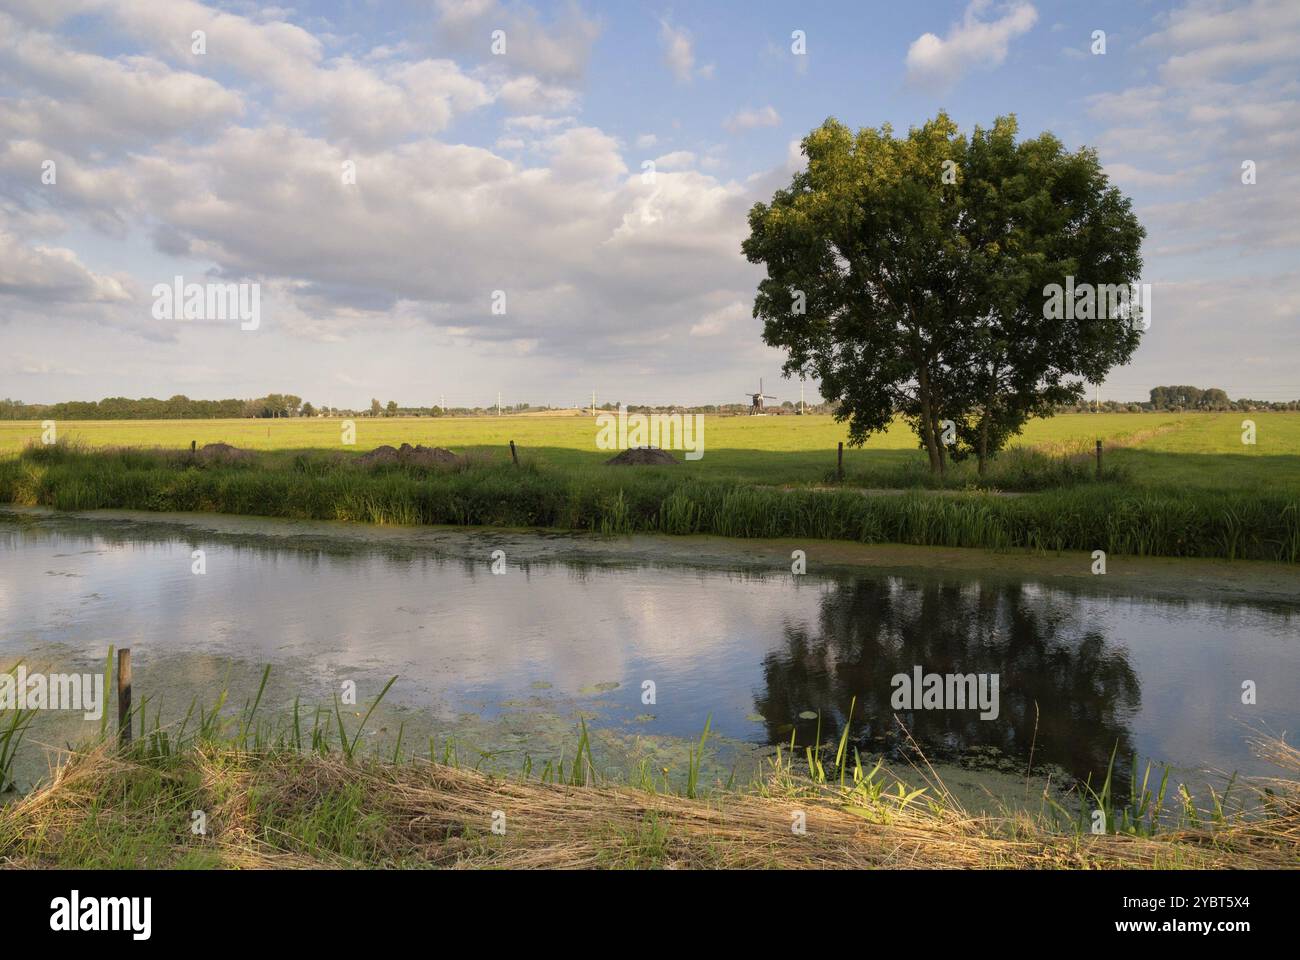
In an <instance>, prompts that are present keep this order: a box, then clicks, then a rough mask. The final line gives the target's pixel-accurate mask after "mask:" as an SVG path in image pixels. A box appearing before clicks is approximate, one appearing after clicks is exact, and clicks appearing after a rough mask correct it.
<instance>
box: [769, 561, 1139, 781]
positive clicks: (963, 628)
mask: <svg viewBox="0 0 1300 960" xmlns="http://www.w3.org/2000/svg"><path fill="white" fill-rule="evenodd" d="M916 666H921V667H923V668H924V670H925V672H927V673H940V674H944V673H959V674H966V673H977V674H978V673H997V674H998V675H999V676H1000V678H1001V687H1000V696H1001V701H1000V707H1001V710H1000V714H999V716H998V718H997V719H996V720H981V719H980V717H979V711H978V710H975V709H970V710H912V711H903V712H899V713H898V719H899V720H901V721H902V722H903V724H904V725H905V726H906V727H907V730H908V731H910V733H911V735H912V737H914V738H915V740H916V741H917V743H918V744H919V745H920V746H921V748H922V749H923V750H924V751H925V752H926V754H927V756H930V757H931V758H932V759H933V758H934V757H936V756H937V757H939V758H942V759H949V758H955V757H959V756H962V755H970V754H972V753H976V752H978V749H974V750H973V749H972V748H995V749H996V750H998V751H1000V752H1001V753H1002V754H1004V755H1006V757H1009V758H1012V759H1014V760H1016V761H1018V762H1019V764H1020V769H1022V770H1023V769H1024V767H1025V764H1027V763H1028V761H1029V757H1030V750H1031V747H1032V750H1033V760H1034V765H1035V767H1036V768H1037V767H1039V765H1041V764H1057V765H1059V766H1061V767H1063V768H1064V769H1065V770H1067V771H1068V772H1069V773H1071V774H1072V775H1073V776H1075V777H1078V778H1084V777H1087V776H1088V775H1089V774H1092V775H1093V778H1094V782H1095V783H1100V781H1099V780H1098V779H1097V778H1098V777H1099V776H1104V773H1105V770H1106V768H1107V765H1108V764H1109V762H1110V757H1111V751H1112V750H1113V749H1115V747H1116V745H1117V744H1118V752H1117V757H1118V758H1121V759H1123V760H1125V761H1127V759H1128V758H1129V757H1131V756H1132V753H1133V746H1132V735H1131V733H1130V731H1129V729H1128V726H1127V723H1128V721H1129V720H1130V719H1131V718H1132V717H1133V716H1134V715H1135V714H1136V712H1137V709H1138V706H1139V704H1140V701H1141V688H1140V684H1139V683H1138V679H1137V676H1136V674H1135V673H1134V671H1133V669H1132V667H1131V666H1130V664H1129V662H1128V658H1127V654H1126V651H1125V650H1124V649H1123V647H1122V646H1119V645H1118V644H1116V643H1115V642H1114V641H1108V640H1107V638H1106V637H1105V636H1103V635H1102V634H1101V633H1100V632H1098V631H1097V630H1096V628H1095V626H1094V625H1091V624H1087V623H1084V622H1081V618H1080V615H1079V611H1078V609H1077V606H1076V605H1075V603H1074V602H1073V601H1072V599H1071V598H1070V597H1069V596H1068V595H1064V594H1059V593H1055V592H1048V591H1044V590H1042V589H1041V588H1038V587H1035V586H1033V585H1025V584H1007V583H999V584H992V583H991V584H982V583H981V584H953V583H937V582H935V583H927V582H914V581H908V580H903V579H899V578H894V577H890V578H881V579H861V578H859V579H852V580H841V581H838V582H836V583H834V584H833V585H831V586H829V587H828V592H827V594H826V596H825V597H824V598H823V600H822V603H821V607H820V611H819V614H818V621H817V625H816V628H815V630H813V629H811V628H807V629H805V628H801V627H799V626H793V625H787V627H786V629H785V636H784V645H783V649H780V650H777V651H774V652H773V653H770V654H768V655H767V656H766V657H765V658H764V663H763V676H764V689H763V691H762V692H761V693H760V694H759V695H758V696H757V697H756V700H755V702H756V705H757V709H758V712H759V714H761V715H762V717H763V718H764V722H765V723H766V726H767V736H768V740H769V742H771V743H789V741H790V734H791V725H792V724H793V725H794V730H795V732H796V742H797V743H798V744H799V745H800V746H803V745H807V744H811V743H813V742H814V740H815V739H816V733H817V721H816V720H807V719H800V718H799V714H800V713H801V712H807V711H813V712H818V713H820V714H821V737H822V742H823V743H826V742H832V743H833V742H838V740H839V737H840V734H841V732H842V730H843V725H844V721H845V717H846V716H847V715H848V712H849V705H850V702H851V701H852V699H853V698H854V697H856V698H857V706H856V708H855V709H854V716H853V726H852V730H851V731H850V735H851V742H852V743H855V744H857V745H859V747H860V748H861V749H862V750H863V752H864V755H865V753H866V752H867V751H871V752H872V753H876V752H882V751H883V752H885V753H886V754H888V755H892V756H895V757H897V756H898V755H900V754H902V753H905V752H906V749H907V747H906V746H905V741H906V737H905V735H904V734H903V732H902V730H901V729H900V728H899V725H898V724H897V723H896V722H895V720H894V715H895V711H894V710H893V708H892V707H891V706H890V696H891V694H892V693H893V689H894V688H893V686H892V685H891V683H890V680H891V678H892V677H893V676H894V675H895V674H899V673H907V674H911V672H912V670H913V668H914V667H916ZM1035 728H1036V729H1035ZM1121 766H1122V765H1121V764H1120V763H1119V762H1118V760H1117V767H1121ZM1124 772H1125V770H1124V769H1120V770H1118V771H1117V773H1120V774H1122V773H1124Z"/></svg>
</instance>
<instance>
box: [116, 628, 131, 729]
mask: <svg viewBox="0 0 1300 960" xmlns="http://www.w3.org/2000/svg"><path fill="white" fill-rule="evenodd" d="M117 738H118V740H119V741H120V742H122V743H130V742H131V650H130V648H129V647H128V648H126V649H123V650H119V651H117Z"/></svg>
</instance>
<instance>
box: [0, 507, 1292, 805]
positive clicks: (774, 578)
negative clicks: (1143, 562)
mask: <svg viewBox="0 0 1300 960" xmlns="http://www.w3.org/2000/svg"><path fill="white" fill-rule="evenodd" d="M166 521H167V518H165V517H158V518H155V519H153V520H139V519H129V520H128V519H112V520H109V519H103V520H101V519H87V518H84V517H72V516H63V515H57V514H49V513H19V512H3V513H0V670H3V669H6V668H8V667H10V666H11V665H13V664H16V663H18V662H19V661H22V662H23V663H24V664H25V665H26V666H27V668H28V669H29V670H44V671H46V672H75V671H89V670H102V668H103V662H104V658H105V656H106V654H107V652H108V649H109V647H110V645H112V646H113V647H115V648H122V647H129V648H131V649H132V651H133V662H134V665H135V678H136V699H137V702H138V701H139V700H140V699H141V698H148V700H149V703H150V706H149V707H148V708H147V710H148V711H149V714H150V716H151V717H152V716H154V715H155V714H154V711H157V714H156V716H157V717H158V719H159V720H160V721H161V722H163V723H166V722H168V721H172V720H175V719H176V718H177V717H179V716H181V715H182V714H183V713H184V712H185V710H186V708H187V707H189V705H190V704H191V702H192V701H195V700H197V701H198V702H199V703H201V704H207V705H211V703H213V702H215V700H216V698H217V696H218V694H219V693H220V691H221V690H223V689H225V690H228V691H229V703H230V704H231V709H235V710H237V709H238V708H239V707H241V706H242V705H243V703H244V702H245V701H246V700H247V699H248V698H249V697H251V696H252V695H253V694H254V693H255V691H256V688H257V684H258V681H259V679H260V677H261V672H262V668H263V666H265V665H268V664H269V665H270V666H271V667H272V673H271V676H272V681H271V685H270V687H269V688H268V692H267V695H266V697H265V698H264V705H263V707H262V711H261V712H262V713H263V714H264V715H266V716H272V715H279V716H283V715H285V714H286V712H287V711H289V710H290V709H291V704H292V703H293V701H294V699H295V698H298V699H299V701H300V702H301V703H302V704H304V705H307V706H306V707H304V710H305V711H308V712H310V711H312V710H314V709H315V707H316V705H318V704H324V705H332V702H333V699H334V697H335V695H336V693H340V692H344V691H346V690H347V689H349V685H355V688H356V691H357V701H358V705H357V706H355V707H349V721H350V722H351V723H359V722H360V720H359V715H360V714H361V713H363V712H364V710H365V709H366V706H367V705H368V703H369V702H370V700H371V699H373V697H374V696H375V695H376V694H377V693H378V691H379V690H380V689H382V687H383V685H384V683H385V682H386V681H387V680H388V678H389V677H391V676H397V678H398V679H397V681H396V683H395V684H394V685H393V687H392V689H391V691H390V693H389V694H388V696H387V697H386V698H385V700H384V703H383V707H382V709H381V710H380V711H378V712H377V713H376V715H375V717H374V718H372V722H371V723H372V725H371V726H369V727H368V728H367V733H366V734H365V736H366V737H367V738H371V741H372V742H373V743H374V744H375V749H377V750H378V749H384V750H389V749H391V748H392V746H393V745H394V743H395V740H396V736H397V732H398V731H399V730H400V731H401V732H402V736H403V738H404V742H405V745H406V749H407V750H409V751H410V752H412V753H425V754H426V755H427V753H428V752H429V750H430V749H432V750H435V751H443V750H447V749H453V750H454V751H455V752H456V755H457V758H458V761H459V762H462V763H465V762H468V763H470V764H471V765H483V766H489V767H495V768H500V769H503V770H510V769H516V770H517V769H521V768H522V767H523V765H524V764H525V763H527V762H528V761H529V759H531V760H532V761H533V763H534V769H536V768H537V767H539V766H540V765H541V763H542V762H543V761H544V760H545V759H548V758H554V757H558V756H560V755H563V754H564V753H565V752H566V751H567V752H568V754H569V755H570V756H571V755H572V751H573V747H574V745H575V744H576V742H577V735H578V734H577V731H578V729H579V724H580V723H583V722H585V723H586V725H587V727H588V728H589V729H590V730H592V731H593V733H594V735H595V737H596V740H597V743H598V744H599V759H600V761H601V763H602V764H604V765H605V766H607V767H608V768H610V769H611V770H613V771H615V773H616V774H617V773H620V772H621V773H624V774H627V773H629V772H630V771H631V770H633V769H634V768H636V767H638V765H640V766H641V767H645V766H646V765H649V767H650V769H653V770H654V771H656V775H661V776H666V777H668V778H669V779H670V780H671V779H672V778H674V777H676V776H677V775H678V774H679V773H680V772H681V771H682V769H683V768H684V766H685V760H684V756H685V750H686V748H687V746H688V745H689V744H690V743H693V742H695V741H697V740H698V738H699V736H700V733H701V731H702V729H703V728H704V725H705V723H706V720H707V721H708V722H709V723H710V728H711V730H712V732H713V734H714V735H715V738H714V739H713V740H712V741H711V752H710V755H711V758H712V760H713V763H714V765H715V767H716V768H717V772H716V774H715V778H722V777H723V776H725V775H727V774H726V773H725V772H726V771H727V770H731V771H736V770H738V769H739V770H742V771H744V770H750V771H752V770H753V769H754V765H755V764H758V763H761V758H762V756H764V755H765V754H766V753H769V752H770V749H771V747H772V746H773V745H775V744H789V743H790V742H791V740H792V738H793V740H794V742H795V743H796V744H797V745H798V746H799V747H800V748H802V747H803V746H806V745H809V744H813V743H815V742H817V741H818V739H819V738H820V742H822V743H831V744H834V743H836V742H838V739H839V737H840V734H841V731H842V730H843V726H844V724H845V723H850V731H849V733H850V743H852V744H854V745H855V746H857V747H858V749H859V751H860V752H861V753H862V755H863V756H864V757H866V756H871V757H875V756H880V755H883V756H885V757H886V758H892V759H893V760H898V761H900V762H901V761H902V760H903V759H906V758H909V757H910V758H911V759H913V760H914V759H915V757H916V752H917V750H918V749H919V750H920V751H922V752H924V754H925V755H926V757H927V758H928V759H929V760H931V761H932V762H935V763H941V764H945V765H950V766H952V767H956V768H967V769H974V768H978V767H981V766H983V767H988V768H996V769H1000V770H1001V771H1003V772H1004V773H1007V774H1014V775H1015V776H1016V777H1017V778H1023V777H1024V776H1025V775H1026V774H1027V773H1029V772H1030V771H1031V767H1032V772H1033V774H1034V775H1035V776H1050V777H1053V778H1055V779H1056V780H1057V781H1058V782H1061V781H1063V780H1066V779H1068V778H1086V777H1088V776H1090V775H1091V776H1092V777H1093V778H1094V779H1095V780H1097V779H1098V778H1100V777H1101V776H1104V773H1105V770H1106V768H1107V766H1108V764H1109V762H1110V758H1111V756H1112V753H1115V755H1116V756H1117V758H1118V761H1117V762H1118V765H1119V766H1120V768H1121V779H1122V774H1123V773H1126V772H1127V770H1128V769H1129V765H1130V763H1131V759H1132V758H1133V757H1137V758H1138V760H1139V762H1140V763H1141V764H1142V765H1143V766H1145V764H1146V763H1147V762H1148V761H1150V762H1152V763H1155V764H1158V765H1165V764H1167V765H1169V766H1170V767H1171V768H1172V771H1173V779H1174V780H1175V782H1177V781H1179V780H1184V781H1189V782H1191V783H1212V784H1216V785H1217V784H1219V783H1220V782H1222V781H1223V780H1225V779H1226V778H1227V777H1228V776H1230V775H1231V774H1233V773H1234V772H1235V773H1238V774H1241V775H1245V776H1251V775H1261V774H1262V775H1267V774H1270V773H1275V772H1276V771H1275V770H1273V769H1272V768H1270V767H1268V766H1267V764H1264V763H1262V762H1261V761H1259V760H1257V759H1256V758H1255V757H1254V756H1253V755H1252V753H1251V751H1250V749H1249V740H1250V738H1251V736H1252V735H1254V734H1258V733H1269V732H1272V733H1281V732H1284V731H1294V730H1295V729H1296V727H1297V725H1298V724H1297V721H1298V720H1300V600H1297V602H1296V603H1286V602H1277V601H1276V600H1275V599H1274V600H1270V601H1268V602H1252V601H1251V600H1250V599H1249V597H1244V598H1238V599H1233V600H1231V601H1221V600H1215V601H1210V600H1205V599H1198V598H1197V597H1196V596H1185V597H1172V598H1171V597H1170V596H1168V595H1164V596H1141V595H1118V596H1117V595H1115V594H1113V593H1112V594H1107V595H1099V594H1095V593H1085V592H1079V591H1076V590H1071V589H1067V588H1064V587H1062V586H1060V585H1057V584H1053V583H1050V582H1036V581H1034V580H1032V579H1017V578H1014V577H1008V576H1005V575H999V576H992V575H989V576H971V575H959V574H944V575H931V574H927V573H925V572H924V571H918V570H916V569H914V568H909V569H908V570H899V571H891V570H881V569H878V568H873V569H868V570H852V569H838V570H830V571H821V572H810V573H808V574H807V575H804V576H795V575H792V573H791V571H790V569H789V568H788V567H781V566H775V567H773V566H769V567H767V568H761V567H759V568H756V567H755V566H754V565H752V564H748V565H746V564H738V565H737V568H736V569H726V568H720V567H719V566H718V565H717V564H716V563H715V564H710V565H707V566H700V565H697V564H693V563H692V549H691V546H690V541H682V542H681V543H682V546H681V548H680V549H679V550H678V551H677V553H678V554H679V556H676V557H673V556H671V555H669V556H668V558H667V559H666V558H665V557H666V555H665V552H664V550H662V549H660V550H658V551H656V552H655V554H654V556H653V557H651V556H646V555H642V554H640V553H638V550H637V547H636V546H635V543H631V544H630V545H629V546H627V547H626V548H623V547H620V546H619V544H618V542H613V543H611V544H610V545H609V546H608V548H607V549H606V550H605V551H604V553H603V554H602V555H601V556H600V557H599V558H598V559H596V560H592V559H590V558H589V557H587V558H575V557H574V556H571V555H570V554H572V553H573V551H571V550H569V549H567V548H568V547H569V546H571V545H572V544H573V543H576V542H577V541H576V540H574V538H569V537H562V536H555V535H552V536H545V535H536V534H529V533H519V534H504V533H485V532H447V531H442V532H440V533H439V535H438V538H437V542H436V544H434V545H432V546H431V545H430V544H428V543H420V542H414V541H412V542H408V541H405V540H403V539H402V538H401V537H400V536H399V537H387V538H382V539H376V540H374V541H358V540H357V539H356V538H355V537H342V536H340V537H337V538H335V537H332V536H331V535H330V533H329V531H328V529H324V530H323V531H322V529H321V527H322V526H323V525H317V528H314V529H313V531H312V534H311V535H310V536H303V537H286V536H284V535H283V534H284V526H283V523H282V522H280V521H256V520H248V519H247V518H242V519H241V522H240V524H239V525H238V529H237V530H236V531H234V532H230V531H224V532H223V531H212V530H201V529H196V528H192V527H181V526H176V525H169V524H168V523H167V522H166ZM264 533H265V535H264ZM668 549H669V550H671V549H672V547H669V548H668ZM199 569H201V570H202V572H196V570H199ZM494 570H495V571H498V572H494ZM918 668H919V669H920V670H921V672H922V673H926V674H928V673H936V674H940V675H944V674H962V675H965V674H976V675H983V676H992V675H996V677H997V681H998V704H997V716H996V717H995V718H988V717H982V716H981V712H980V710H979V709H978V708H976V707H975V706H974V704H969V705H967V708H966V709H915V708H913V709H899V708H898V707H897V701H896V700H895V690H896V687H897V684H896V682H895V680H894V678H895V677H897V676H899V675H905V676H908V677H909V678H910V677H912V676H914V675H915V673H916V671H917V669H918ZM1243 685H1246V686H1247V687H1251V686H1253V690H1254V698H1253V699H1254V701H1255V702H1254V703H1243ZM918 699H919V695H918ZM1246 699H1248V700H1249V699H1251V698H1250V697H1247V698H1246ZM944 706H947V707H951V706H952V704H944ZM851 707H852V717H851V719H850V716H849V715H850V708H851ZM330 709H332V706H330ZM151 722H152V721H151ZM305 722H307V723H308V725H310V722H309V721H305ZM98 726H99V725H98V723H97V722H95V721H88V720H84V719H82V718H80V716H79V715H74V714H70V713H61V714H59V715H57V716H55V715H49V714H47V715H42V716H41V717H40V718H39V719H38V722H37V724H36V725H35V726H34V727H33V728H32V731H31V733H30V734H29V737H28V741H27V743H26V745H25V747H24V758H23V763H22V764H20V769H21V770H22V772H23V773H24V774H26V775H27V778H28V779H29V780H34V779H36V778H37V777H38V776H39V774H40V773H43V772H45V771H46V769H47V765H48V761H47V759H46V754H45V753H43V752H42V750H41V748H42V747H50V746H56V747H57V746H61V745H64V744H66V743H68V742H75V741H76V740H77V739H78V738H79V737H81V736H87V735H90V734H93V733H94V732H96V731H97V730H98ZM430 737H432V738H433V741H432V742H433V746H432V747H430V745H429V738H430ZM665 768H667V769H668V773H667V774H663V773H662V771H663V770H664V769H665ZM20 779H21V778H20Z"/></svg>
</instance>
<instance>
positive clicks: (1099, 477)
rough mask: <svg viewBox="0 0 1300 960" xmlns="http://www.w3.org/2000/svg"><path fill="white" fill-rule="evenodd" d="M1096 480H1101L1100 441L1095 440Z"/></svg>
mask: <svg viewBox="0 0 1300 960" xmlns="http://www.w3.org/2000/svg"><path fill="white" fill-rule="evenodd" d="M1097 479H1098V480H1100V479H1101V440H1100V439H1098V440H1097Z"/></svg>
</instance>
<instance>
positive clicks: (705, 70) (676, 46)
mask: <svg viewBox="0 0 1300 960" xmlns="http://www.w3.org/2000/svg"><path fill="white" fill-rule="evenodd" d="M659 40H660V42H661V43H663V47H664V62H665V63H667V64H668V69H669V70H671V71H672V74H673V77H674V78H675V79H676V80H677V82H678V83H690V82H691V81H692V80H694V79H695V77H697V76H699V77H701V78H703V79H705V80H707V79H710V78H711V77H712V76H713V65H712V64H709V65H707V66H704V67H701V68H699V69H698V70H697V69H696V67H695V41H694V40H693V39H692V37H691V35H690V33H689V32H688V31H687V30H686V29H685V28H684V27H675V26H673V25H672V24H671V23H669V22H668V21H667V20H660V21H659Z"/></svg>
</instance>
